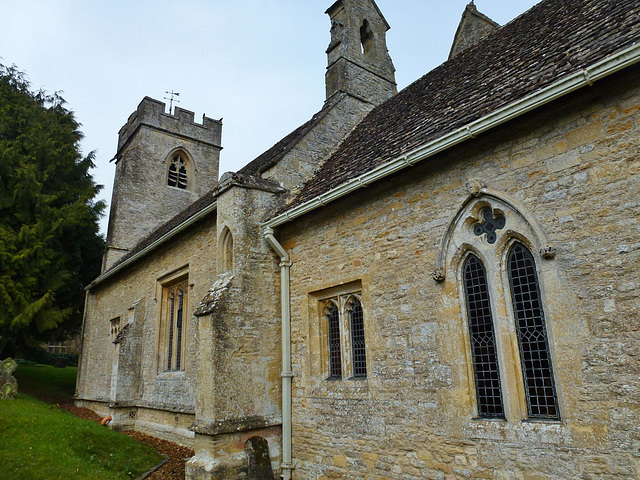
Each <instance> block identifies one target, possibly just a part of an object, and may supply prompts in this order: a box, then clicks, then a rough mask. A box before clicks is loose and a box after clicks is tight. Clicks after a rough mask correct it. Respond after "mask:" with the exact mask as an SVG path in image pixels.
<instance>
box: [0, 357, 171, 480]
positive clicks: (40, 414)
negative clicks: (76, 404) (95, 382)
mask: <svg viewBox="0 0 640 480" xmlns="http://www.w3.org/2000/svg"><path fill="white" fill-rule="evenodd" d="M15 376H16V378H18V381H19V382H24V384H25V387H26V386H27V385H29V382H31V385H32V386H30V387H29V388H28V390H29V391H33V390H32V387H33V386H35V387H37V386H38V385H40V387H41V390H42V391H43V392H44V395H43V397H48V398H51V399H53V400H56V399H59V400H60V401H64V399H65V398H66V399H67V400H68V398H69V395H68V392H69V391H70V392H71V393H73V385H74V384H75V369H72V368H70V367H67V368H64V369H56V368H53V367H20V368H19V369H18V371H16V374H15ZM21 387H22V384H21V383H19V384H18V391H20V389H21ZM25 389H26V388H25ZM65 392H67V393H65ZM161 459H162V458H161V456H160V455H159V454H158V453H157V452H155V451H154V450H152V449H150V448H149V447H147V446H146V445H144V444H141V443H139V442H137V441H136V440H134V439H133V438H130V437H128V436H126V435H122V434H120V433H117V432H114V431H112V430H109V429H108V428H107V427H103V426H101V425H99V424H98V423H96V422H90V421H88V420H82V419H79V418H77V417H75V416H74V415H72V414H70V413H69V412H66V411H64V410H61V409H59V408H58V407H56V406H55V405H51V404H49V403H45V402H42V401H40V400H37V399H35V398H33V397H31V396H29V395H26V394H23V393H21V394H19V395H18V398H17V399H15V400H1V401H0V479H2V480H5V479H6V480H10V479H11V480H17V479H20V480H32V479H33V480H55V479H65V480H75V479H78V480H80V479H83V480H84V479H92V480H93V479H95V480H102V479H132V478H136V477H137V476H138V475H140V474H141V473H143V472H146V471H147V470H149V469H150V468H151V467H152V466H154V465H156V464H157V463H159V462H160V461H161Z"/></svg>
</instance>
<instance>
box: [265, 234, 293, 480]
mask: <svg viewBox="0 0 640 480" xmlns="http://www.w3.org/2000/svg"><path fill="white" fill-rule="evenodd" d="M263 235H264V239H265V240H266V241H267V243H268V244H269V246H270V247H271V248H272V249H273V251H274V252H276V253H277V254H278V256H279V257H280V309H281V312H282V325H281V329H282V372H281V373H280V377H281V378H282V463H281V465H280V469H281V471H282V474H281V475H280V476H281V477H282V478H283V480H291V472H292V470H293V463H292V459H291V424H292V420H291V379H292V378H293V372H292V371H291V295H290V291H289V279H290V270H291V260H290V259H289V254H288V253H287V251H286V250H285V249H284V248H283V247H282V245H280V243H279V242H278V240H276V238H275V237H274V236H273V229H272V228H270V227H266V228H264V229H263Z"/></svg>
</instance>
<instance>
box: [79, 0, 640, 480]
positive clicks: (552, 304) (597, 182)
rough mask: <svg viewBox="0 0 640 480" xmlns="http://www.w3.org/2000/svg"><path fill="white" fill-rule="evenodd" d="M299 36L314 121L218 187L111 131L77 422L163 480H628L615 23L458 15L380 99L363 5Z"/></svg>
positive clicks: (624, 207)
mask: <svg viewBox="0 0 640 480" xmlns="http://www.w3.org/2000/svg"><path fill="white" fill-rule="evenodd" d="M326 13H327V15H328V17H329V19H330V22H331V23H330V24H331V30H330V43H329V47H328V49H327V57H328V66H327V71H326V100H325V102H324V105H322V108H321V109H320V110H319V111H318V112H317V113H316V114H315V115H313V116H312V117H311V119H310V120H309V121H308V122H307V123H305V124H304V125H301V126H300V127H299V128H298V129H296V130H295V131H293V132H292V133H290V134H289V135H288V136H286V137H285V138H283V139H282V140H280V141H279V142H278V143H276V144H275V145H274V146H273V147H272V148H270V149H269V150H267V151H266V152H264V153H263V154H262V155H260V156H259V157H258V158H256V159H255V160H253V161H252V162H250V163H248V164H247V165H246V166H245V167H244V168H242V169H241V170H239V171H237V172H235V173H225V174H223V175H222V176H220V178H219V177H218V174H219V172H218V160H219V156H220V150H221V129H222V125H221V122H220V121H217V120H214V119H210V118H206V117H205V118H203V120H202V123H199V122H194V118H193V113H191V112H189V111H187V110H183V109H180V108H176V109H175V112H174V113H173V114H167V113H166V112H165V105H164V104H163V103H161V102H158V101H156V100H153V99H151V98H145V99H143V100H142V102H141V103H140V105H139V106H138V108H137V109H136V111H135V112H134V113H133V114H132V115H131V116H130V117H129V119H128V120H127V122H126V124H125V125H124V126H123V127H122V129H121V130H120V133H119V142H118V150H117V152H116V155H115V161H116V177H115V186H114V193H113V200H112V209H111V215H110V219H109V232H108V242H107V243H108V251H107V252H106V254H105V257H104V265H103V271H102V273H101V275H100V276H99V277H98V278H97V279H96V280H95V281H94V282H93V283H91V284H90V285H89V286H88V287H87V300H86V309H85V321H84V339H83V349H82V358H81V363H80V372H79V377H78V383H77V393H76V398H77V403H78V404H79V405H82V406H85V407H88V408H91V409H93V410H95V411H96V412H98V413H99V414H101V415H105V416H106V415H111V416H112V417H113V421H112V426H113V428H120V429H131V428H133V429H136V430H139V431H142V432H146V433H150V434H152V435H155V436H158V437H162V438H166V439H169V440H172V441H175V442H178V443H180V444H183V445H186V446H189V447H191V448H193V449H194V450H195V456H194V457H193V458H191V459H190V460H189V462H188V464H187V478H189V479H242V478H249V479H251V478H253V479H257V478H260V479H263V478H265V479H268V478H277V477H279V476H282V478H284V479H291V478H293V479H297V480H309V479H318V480H320V479H330V478H344V479H371V480H383V479H390V480H400V479H402V480H409V479H440V480H445V479H446V480H449V479H463V478H481V479H496V480H551V479H577V478H580V479H634V478H635V479H638V478H640V318H638V311H639V306H640V305H639V303H640V302H639V301H638V291H639V290H640V274H639V273H638V271H639V269H640V195H639V192H640V180H639V179H640V2H638V0H615V1H614V0H543V1H542V2H540V3H539V4H538V5H536V6H535V7H533V8H532V9H530V10H529V11H527V12H526V13H524V14H522V15H521V16H519V17H517V18H516V19H514V20H512V21H511V22H509V23H508V24H506V25H504V26H499V25H497V24H496V23H495V22H493V21H491V20H490V19H489V18H487V17H486V16H484V15H482V14H481V13H479V12H478V11H477V10H476V7H475V5H473V2H472V3H471V4H469V5H468V6H467V8H466V10H465V12H464V13H463V16H462V21H461V23H460V26H459V28H458V31H457V33H456V37H455V39H454V42H453V47H452V49H451V54H450V58H449V60H448V61H446V62H445V63H443V64H442V65H440V66H439V67H437V68H435V69H434V70H432V71H431V72H429V73H427V74H426V75H425V76H424V77H422V78H420V79H419V80H417V81H415V82H414V83H413V84H411V85H409V86H408V87H407V88H405V89H404V90H402V91H401V92H397V89H396V83H395V77H394V66H393V63H392V60H391V57H390V56H389V52H388V51H387V46H386V39H385V36H386V32H387V30H388V29H389V25H388V24H387V22H386V20H385V18H384V16H383V14H382V13H381V12H380V10H379V9H378V7H377V6H376V4H375V2H374V1H373V0H338V1H337V2H335V3H334V4H333V5H331V6H329V8H328V10H327V11H326ZM407 13H408V14H410V13H409V12H407Z"/></svg>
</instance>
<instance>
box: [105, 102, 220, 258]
mask: <svg viewBox="0 0 640 480" xmlns="http://www.w3.org/2000/svg"><path fill="white" fill-rule="evenodd" d="M165 107H166V105H165V104H164V103H163V102H160V101H158V100H154V99H153V98H149V97H144V98H143V99H142V101H141V102H140V104H139V105H138V108H136V110H135V111H134V112H133V113H132V114H131V115H130V116H129V118H128V120H127V123H125V125H124V126H123V127H122V128H121V129H120V132H119V133H118V150H117V153H116V155H115V160H116V175H115V180H114V184H113V195H112V197H111V211H110V213H109V230H108V233H107V253H106V254H105V257H104V261H103V270H105V269H108V268H109V267H111V266H112V265H113V264H114V263H115V262H117V261H118V259H119V258H121V257H122V256H123V255H125V254H126V253H127V252H128V251H129V250H131V249H132V248H133V247H134V246H135V245H136V244H137V243H138V242H139V241H140V240H142V239H143V238H145V237H146V236H147V235H148V234H149V233H151V232H152V231H153V230H154V229H155V228H156V227H158V226H159V225H161V224H162V223H164V222H166V221H167V220H169V219H171V218H172V217H173V216H175V215H176V214H178V213H179V212H180V211H182V210H183V209H184V208H186V207H187V206H188V205H190V204H191V203H192V202H194V201H195V200H196V199H198V198H199V197H201V196H202V195H204V194H205V193H206V192H208V191H209V190H211V189H213V188H214V187H215V186H216V185H217V183H218V168H219V162H220V150H222V147H221V146H220V143H221V140H222V120H214V119H212V118H208V117H206V116H204V115H203V118H202V123H196V122H195V121H194V114H193V112H191V111H189V110H185V109H183V108H178V107H176V109H175V111H174V114H173V115H170V114H168V113H165Z"/></svg>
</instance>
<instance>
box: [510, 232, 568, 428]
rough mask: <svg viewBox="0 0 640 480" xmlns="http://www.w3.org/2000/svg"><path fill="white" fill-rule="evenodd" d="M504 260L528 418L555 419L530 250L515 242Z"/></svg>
mask: <svg viewBox="0 0 640 480" xmlns="http://www.w3.org/2000/svg"><path fill="white" fill-rule="evenodd" d="M507 262H508V270H509V284H510V287H511V298H512V301H513V313H514V315H515V321H516V330H517V332H518V343H519V345H520V361H521V362H522V376H523V379H524V388H525V394H526V396H527V409H528V413H529V417H530V418H551V419H558V418H560V414H559V411H558V398H557V395H556V388H555V384H554V380H553V369H552V366H551V354H550V352H549V341H548V339H547V329H546V325H545V320H544V310H543V307H542V301H541V299H540V286H539V283H538V274H537V273H536V265H535V261H534V259H533V255H532V254H531V252H530V251H529V249H527V248H526V247H525V246H524V245H522V244H521V243H519V242H516V243H514V244H513V245H512V246H511V249H510V250H509V255H508V260H507Z"/></svg>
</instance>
